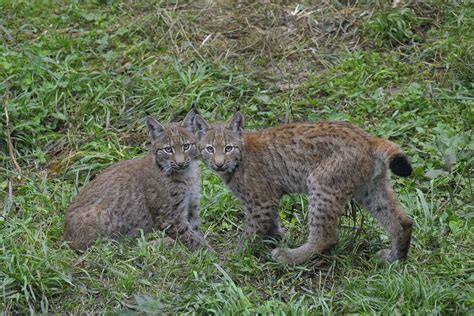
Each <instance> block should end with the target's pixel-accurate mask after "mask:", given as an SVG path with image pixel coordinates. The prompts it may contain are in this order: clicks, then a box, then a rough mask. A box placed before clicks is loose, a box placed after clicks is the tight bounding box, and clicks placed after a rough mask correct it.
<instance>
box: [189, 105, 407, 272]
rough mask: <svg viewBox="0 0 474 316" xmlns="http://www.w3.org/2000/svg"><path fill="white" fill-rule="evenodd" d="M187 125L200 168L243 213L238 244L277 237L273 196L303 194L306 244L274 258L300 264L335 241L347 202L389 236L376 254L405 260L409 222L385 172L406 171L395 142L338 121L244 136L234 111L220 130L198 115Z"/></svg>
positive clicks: (276, 253)
mask: <svg viewBox="0 0 474 316" xmlns="http://www.w3.org/2000/svg"><path fill="white" fill-rule="evenodd" d="M194 124H195V130H196V133H197V135H198V138H199V140H198V147H199V150H200V152H201V156H202V158H203V160H204V162H205V164H206V165H207V166H208V167H209V168H211V169H212V170H214V171H216V172H217V173H218V174H219V175H220V177H221V178H222V180H223V181H224V183H225V184H226V185H227V187H228V188H229V189H230V190H231V191H232V192H233V193H234V194H235V195H236V196H237V197H238V198H239V199H240V201H241V202H242V204H243V206H244V207H245V209H246V214H245V215H246V220H245V228H244V232H243V234H242V236H241V239H240V241H239V244H240V245H242V243H243V242H244V241H246V240H247V239H248V238H249V237H251V236H253V235H256V236H259V237H267V236H275V237H277V236H278V235H281V234H282V228H281V226H280V219H279V216H278V211H277V208H278V204H279V200H280V198H281V197H282V195H284V194H288V193H306V194H308V197H309V211H308V231H309V235H308V239H307V241H306V243H304V244H303V245H302V246H300V247H298V248H295V249H288V248H276V249H274V250H273V251H272V257H273V259H274V260H277V261H280V262H284V263H293V264H300V263H303V262H305V261H307V260H308V259H310V258H311V257H312V256H314V255H315V254H318V253H321V252H323V251H325V250H328V249H330V248H331V247H332V246H333V245H334V244H335V243H336V228H337V223H338V220H339V217H340V216H341V212H342V210H343V207H344V205H345V204H346V203H347V202H348V201H349V200H350V199H351V198H355V199H356V200H357V201H359V202H360V203H361V204H362V205H363V206H364V207H365V208H366V209H367V210H368V211H369V212H370V213H371V214H372V215H373V216H374V217H375V218H376V219H377V220H378V221H379V222H380V224H382V226H383V227H384V228H385V230H386V231H387V233H388V234H389V236H390V237H391V239H392V248H391V249H383V250H380V251H379V255H380V256H381V257H382V258H383V259H385V260H386V261H388V262H393V261H395V260H399V259H405V258H406V256H407V252H408V248H409V246H410V239H411V230H412V220H411V219H410V218H409V217H408V216H407V215H406V214H405V213H404V211H403V209H402V207H401V205H400V202H399V201H398V199H397V197H396V196H395V193H394V192H393V189H392V188H391V186H390V184H389V177H388V171H387V170H388V169H389V168H390V169H391V170H392V172H393V173H395V174H396V175H399V176H402V177H407V176H409V175H410V174H411V171H412V169H411V166H410V164H409V162H408V160H407V158H406V156H405V154H404V153H403V152H402V150H401V149H400V147H398V146H397V145H396V144H394V143H392V142H391V141H388V140H384V139H379V138H374V137H371V136H369V135H368V134H366V133H365V132H364V131H363V130H362V129H360V128H359V127H356V126H353V125H351V124H349V123H343V122H320V123H297V124H289V125H283V126H279V127H275V128H271V129H268V130H264V131H262V132H254V133H246V134H244V131H243V128H244V117H243V115H242V114H241V113H240V112H237V113H236V114H235V115H234V117H233V118H232V120H231V122H230V123H229V124H227V125H216V126H211V125H209V124H208V123H207V122H206V121H204V119H203V118H202V117H200V116H199V115H196V118H195V120H194Z"/></svg>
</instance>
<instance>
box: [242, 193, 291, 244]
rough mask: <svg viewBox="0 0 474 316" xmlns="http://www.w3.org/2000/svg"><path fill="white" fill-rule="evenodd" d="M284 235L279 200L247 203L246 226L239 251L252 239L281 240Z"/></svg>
mask: <svg viewBox="0 0 474 316" xmlns="http://www.w3.org/2000/svg"><path fill="white" fill-rule="evenodd" d="M283 235H284V231H283V229H282V227H281V222H280V217H279V215H278V199H276V198H275V199H274V200H269V201H264V202H261V201H256V202H254V203H252V204H250V203H246V213H245V226H244V231H243V233H242V235H241V236H240V238H239V245H238V249H239V250H240V249H242V247H243V245H244V244H245V243H246V242H248V241H250V240H251V239H252V238H254V237H256V238H265V237H270V238H279V237H281V236H283Z"/></svg>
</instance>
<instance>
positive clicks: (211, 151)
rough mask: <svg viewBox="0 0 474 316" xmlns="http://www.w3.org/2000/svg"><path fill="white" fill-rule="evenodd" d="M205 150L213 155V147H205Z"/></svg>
mask: <svg viewBox="0 0 474 316" xmlns="http://www.w3.org/2000/svg"><path fill="white" fill-rule="evenodd" d="M206 150H207V152H209V153H211V154H213V153H214V147H212V146H206Z"/></svg>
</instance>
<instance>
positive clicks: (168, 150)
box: [163, 146, 173, 154]
mask: <svg viewBox="0 0 474 316" xmlns="http://www.w3.org/2000/svg"><path fill="white" fill-rule="evenodd" d="M163 150H164V151H165V153H167V154H171V153H173V148H171V147H169V146H168V147H165V148H163Z"/></svg>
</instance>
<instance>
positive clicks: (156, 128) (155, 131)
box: [146, 116, 165, 141]
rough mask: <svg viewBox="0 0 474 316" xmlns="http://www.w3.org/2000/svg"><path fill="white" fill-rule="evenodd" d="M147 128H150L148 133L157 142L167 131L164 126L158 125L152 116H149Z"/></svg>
mask: <svg viewBox="0 0 474 316" xmlns="http://www.w3.org/2000/svg"><path fill="white" fill-rule="evenodd" d="M146 126H147V127H148V131H149V132H150V138H151V140H152V141H153V140H156V139H157V138H158V136H160V134H161V133H162V132H163V130H164V129H165V128H164V127H163V125H161V124H160V123H158V122H157V121H156V120H155V119H154V118H152V117H151V116H148V117H147V118H146Z"/></svg>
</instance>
